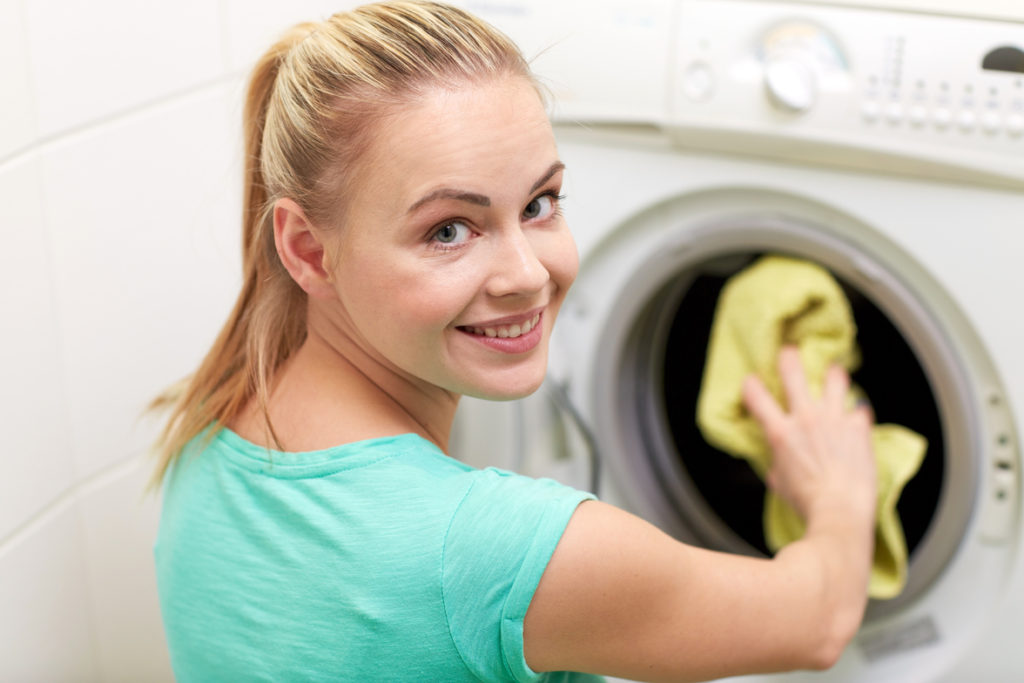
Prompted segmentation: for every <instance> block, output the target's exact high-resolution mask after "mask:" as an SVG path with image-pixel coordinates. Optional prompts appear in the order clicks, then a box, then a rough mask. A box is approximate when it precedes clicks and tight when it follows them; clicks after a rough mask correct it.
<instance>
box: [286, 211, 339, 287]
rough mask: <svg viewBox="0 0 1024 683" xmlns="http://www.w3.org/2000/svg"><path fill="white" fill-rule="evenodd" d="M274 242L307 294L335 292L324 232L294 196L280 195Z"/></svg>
mask: <svg viewBox="0 0 1024 683" xmlns="http://www.w3.org/2000/svg"><path fill="white" fill-rule="evenodd" d="M274 244H275V245H276V247H277V255H278V257H279V258H280V259H281V263H282V264H284V267H285V269H287V270H288V272H289V274H291V276H292V279H293V280H295V282H296V283H297V284H298V285H299V286H300V287H302V289H303V290H304V291H305V292H306V293H307V294H309V295H310V296H312V297H325V296H331V295H333V293H334V288H333V287H332V286H331V273H330V271H328V270H327V269H326V268H325V266H324V261H325V259H324V254H325V250H324V245H323V242H322V236H321V233H320V232H319V231H318V230H317V229H316V228H315V227H314V226H313V224H312V223H311V222H310V221H309V219H308V218H307V217H306V214H305V212H304V211H303V210H302V207H300V206H299V205H298V203H296V202H295V200H293V199H287V198H285V199H278V200H277V202H275V204H274Z"/></svg>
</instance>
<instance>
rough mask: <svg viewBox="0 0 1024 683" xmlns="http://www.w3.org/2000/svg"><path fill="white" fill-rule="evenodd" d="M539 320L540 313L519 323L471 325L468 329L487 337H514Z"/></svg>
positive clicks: (522, 333) (519, 335)
mask: <svg viewBox="0 0 1024 683" xmlns="http://www.w3.org/2000/svg"><path fill="white" fill-rule="evenodd" d="M539 321H540V314H539V313H538V314H537V315H535V316H533V318H532V319H530V320H527V321H526V322H525V323H523V324H521V325H502V326H501V327H471V328H469V331H470V332H472V333H473V334H479V335H481V336H487V337H492V338H493V337H498V338H499V339H515V338H516V337H521V336H523V335H524V334H526V333H527V332H529V331H530V330H532V329H533V328H534V327H535V326H536V325H537V323H538V322H539Z"/></svg>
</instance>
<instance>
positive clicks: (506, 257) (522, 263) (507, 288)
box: [487, 226, 551, 296]
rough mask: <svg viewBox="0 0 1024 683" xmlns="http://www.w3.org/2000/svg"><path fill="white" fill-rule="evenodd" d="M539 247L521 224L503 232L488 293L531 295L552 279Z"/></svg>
mask: <svg viewBox="0 0 1024 683" xmlns="http://www.w3.org/2000/svg"><path fill="white" fill-rule="evenodd" d="M537 239H541V238H537ZM536 246H537V245H534V244H532V243H531V241H530V238H529V236H528V235H527V234H526V233H525V232H524V231H523V229H522V228H521V227H519V226H516V227H515V228H513V229H511V230H508V231H504V233H503V235H502V237H501V241H500V248H499V249H497V250H496V252H495V254H494V263H493V268H492V274H491V277H490V279H489V280H488V286H487V292H488V294H490V295H491V296H509V295H516V294H518V295H523V294H526V295H529V294H536V293H537V292H538V291H540V290H541V289H543V288H544V286H545V285H546V284H547V283H548V281H549V280H550V279H551V274H550V273H549V272H548V269H547V268H546V267H545V266H544V263H543V262H542V261H541V258H540V256H539V251H538V249H537V248H536Z"/></svg>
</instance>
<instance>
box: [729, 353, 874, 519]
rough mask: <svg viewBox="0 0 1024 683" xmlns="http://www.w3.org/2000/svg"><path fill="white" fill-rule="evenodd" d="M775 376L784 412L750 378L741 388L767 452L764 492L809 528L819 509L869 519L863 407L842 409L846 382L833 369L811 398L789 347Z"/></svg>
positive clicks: (870, 460)
mask: <svg viewBox="0 0 1024 683" xmlns="http://www.w3.org/2000/svg"><path fill="white" fill-rule="evenodd" d="M779 374H780V376H781V379H782V385H783V387H784V390H785V393H786V398H787V402H788V406H789V408H788V410H789V412H786V411H785V410H783V409H782V407H780V406H779V404H778V403H777V402H776V401H775V399H774V397H773V396H772V395H771V393H769V391H768V390H767V389H766V388H765V386H764V384H763V383H762V382H761V380H760V379H758V378H757V377H756V376H750V377H748V378H747V379H746V381H745V383H744V386H743V401H744V403H745V404H746V406H747V409H748V410H750V412H751V413H752V414H753V415H754V417H755V418H756V419H757V421H758V422H759V423H760V424H761V426H762V428H763V429H764V432H765V436H766V438H767V440H768V443H769V445H770V446H771V449H772V453H773V460H772V465H771V468H770V469H769V471H768V474H767V483H768V485H769V486H770V487H771V488H772V489H773V490H774V491H775V492H777V493H778V494H779V495H780V496H782V497H783V498H784V499H785V500H786V501H788V502H789V503H790V504H791V505H793V507H794V508H796V510H797V512H799V513H800V515H801V516H802V517H803V518H804V520H805V521H807V522H810V521H811V520H812V517H813V516H814V514H815V512H816V510H818V508H819V507H821V506H823V505H824V506H828V507H834V506H836V505H839V506H841V507H842V508H846V510H845V511H848V512H852V513H854V514H860V515H869V514H870V515H873V512H874V508H875V496H876V490H877V480H876V477H877V475H876V472H875V458H874V455H873V453H872V448H871V425H872V422H873V417H872V415H871V411H870V409H869V408H868V407H867V406H857V407H855V408H854V409H853V410H847V409H846V395H847V392H848V390H849V387H850V378H849V376H848V375H847V374H846V372H845V371H844V370H843V369H842V368H840V367H838V366H833V367H831V368H829V371H828V373H827V374H826V377H825V386H824V389H823V391H822V396H821V398H820V399H816V398H814V397H813V396H812V395H811V393H810V391H809V389H808V387H807V379H806V376H805V375H804V370H803V365H802V363H801V361H800V354H799V351H798V350H797V349H796V347H793V346H787V347H784V348H783V349H782V351H781V352H780V353H779ZM847 506H849V507H847ZM872 519H873V517H872Z"/></svg>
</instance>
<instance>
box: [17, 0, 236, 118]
mask: <svg viewBox="0 0 1024 683" xmlns="http://www.w3.org/2000/svg"><path fill="white" fill-rule="evenodd" d="M218 4H219V3H216V2H209V0H175V1H174V2H170V1H163V2H136V1H135V0H93V2H77V1H76V0H31V2H28V3H26V7H27V19H28V43H29V52H30V60H31V65H32V74H33V80H34V86H35V93H36V102H37V107H38V109H37V112H38V116H39V132H40V135H42V136H43V137H50V136H53V135H55V134H57V133H60V132H62V131H66V130H68V129H71V128H75V127H79V126H82V125H84V124H87V123H92V122H95V121H98V120H101V119H103V118H106V117H108V116H109V115H110V114H112V113H114V112H119V111H123V110H125V109H129V108H133V107H137V106H139V105H142V104H145V103H148V102H151V101H153V100H155V99H158V98H161V97H166V96H168V95H171V94H174V93H178V92H181V91H183V90H186V89H188V88H191V87H192V86H194V85H195V84H196V83H203V82H209V81H211V80H213V79H216V78H218V77H220V76H222V75H223V73H224V59H223V51H222V45H221V31H220V16H219V13H220V8H219V6H218Z"/></svg>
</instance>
